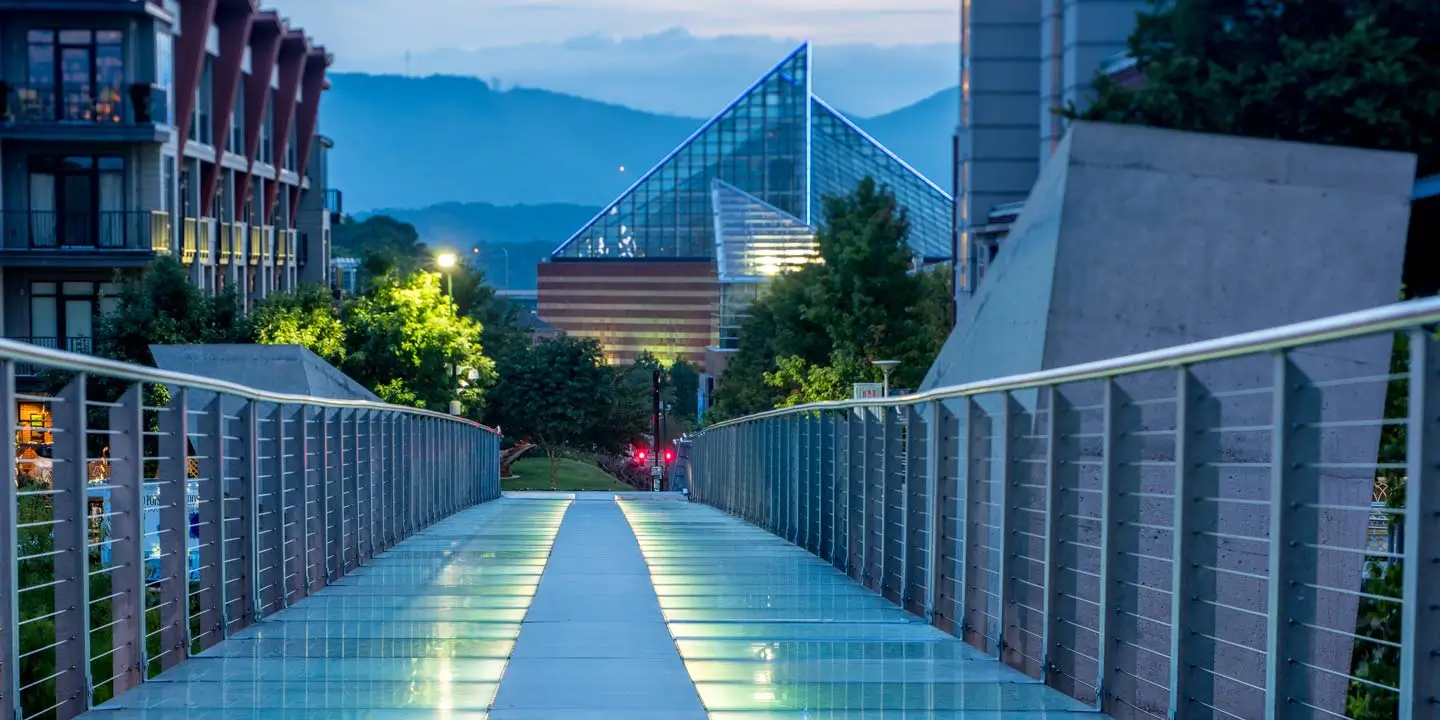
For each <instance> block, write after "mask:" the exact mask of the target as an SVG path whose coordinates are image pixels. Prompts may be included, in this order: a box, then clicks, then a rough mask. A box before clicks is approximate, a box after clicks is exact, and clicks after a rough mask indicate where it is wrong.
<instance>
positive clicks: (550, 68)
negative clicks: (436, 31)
mask: <svg viewBox="0 0 1440 720" xmlns="http://www.w3.org/2000/svg"><path fill="white" fill-rule="evenodd" d="M957 21H958V18H957ZM799 44H800V40H799V39H796V38H777V37H768V36H759V35H725V36H720V37H697V36H695V35H693V34H691V33H690V32H688V31H686V30H683V29H680V28H675V29H671V30H667V31H664V32H658V33H652V34H648V35H642V36H639V37H629V38H615V37H610V36H602V35H590V36H585V37H577V38H571V39H568V40H563V41H560V42H543V43H520V44H513V45H508V46H500V47H486V48H482V49H478V50H435V51H429V52H418V53H412V54H410V55H409V56H408V57H406V56H404V55H400V56H376V57H362V58H356V57H354V56H353V55H343V54H342V55H341V56H340V58H339V61H340V62H341V63H342V67H341V68H340V69H343V70H346V71H356V72H365V73H371V74H392V75H401V74H404V75H410V76H425V75H433V74H443V75H465V76H473V77H479V78H483V79H485V80H486V81H491V85H492V87H493V86H494V84H495V83H494V81H496V80H498V82H499V83H500V85H501V87H516V86H524V87H533V88H545V89H547V90H552V91H555V92H561V93H566V94H569V95H575V96H578V97H583V98H589V99H592V100H599V101H602V102H611V103H618V104H620V105H624V106H626V107H631V108H635V109H637V110H644V111H646V112H653V113H659V114H665V115H682V116H695V117H701V116H706V117H708V116H709V115H710V114H712V113H714V112H715V111H716V110H717V109H719V108H720V107H722V106H724V105H725V103H727V102H729V101H730V100H732V99H734V97H735V96H736V95H737V94H739V92H740V91H741V90H742V89H744V88H745V87H747V86H748V85H749V84H750V82H751V81H752V80H754V79H755V78H757V77H759V76H760V75H761V74H762V73H764V72H765V71H766V70H767V69H769V68H770V67H772V66H773V65H775V63H777V62H779V61H780V59H781V58H783V57H785V56H786V55H788V54H790V51H791V50H794V49H795V47H796V46H797V45H799ZM811 51H812V53H813V56H814V58H815V60H814V63H813V64H814V73H815V91H816V92H817V93H818V94H820V96H822V97H824V98H825V99H826V100H828V101H829V102H830V104H832V105H834V106H836V107H841V108H845V109H846V110H848V111H849V112H853V113H856V114H858V115H862V116H871V115H882V114H885V113H888V112H893V111H895V110H897V109H899V108H901V107H904V106H906V105H909V104H911V103H914V102H916V101H917V100H919V99H920V98H923V97H926V96H928V95H930V94H932V93H934V92H935V91H937V90H940V89H942V88H947V87H951V86H953V85H955V84H956V83H957V78H958V77H959V74H960V47H959V45H958V44H956V43H933V44H919V45H906V44H889V45H870V44H826V43H818V44H815V45H813V46H812V48H811Z"/></svg>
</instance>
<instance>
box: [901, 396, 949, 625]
mask: <svg viewBox="0 0 1440 720" xmlns="http://www.w3.org/2000/svg"><path fill="white" fill-rule="evenodd" d="M916 407H917V409H919V408H920V407H924V414H923V415H917V416H916V417H917V418H923V422H924V423H925V519H926V522H927V523H928V525H929V527H928V528H927V533H928V535H927V537H926V539H927V540H928V544H927V545H926V552H925V554H926V556H927V558H928V559H927V560H926V563H925V568H924V570H925V601H924V606H923V610H924V613H925V622H927V623H931V624H934V622H935V611H936V606H937V605H938V604H939V602H940V577H941V575H940V563H941V562H943V560H942V559H943V558H944V557H945V554H944V549H943V548H944V538H945V521H944V518H943V517H941V513H942V512H943V510H942V505H941V500H940V478H941V473H942V472H944V470H943V469H942V468H941V467H940V458H941V457H942V454H941V452H940V442H941V438H943V437H944V436H945V433H944V426H945V415H944V404H943V403H942V402H940V401H939V400H934V401H931V402H929V403H926V404H925V405H924V406H916ZM910 431H911V432H914V431H915V429H914V427H913V426H912V427H911V429H910Z"/></svg>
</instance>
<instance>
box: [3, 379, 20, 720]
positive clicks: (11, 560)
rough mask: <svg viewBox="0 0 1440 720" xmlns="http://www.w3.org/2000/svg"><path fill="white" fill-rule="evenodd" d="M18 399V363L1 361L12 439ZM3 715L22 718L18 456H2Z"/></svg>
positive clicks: (16, 424) (7, 424) (7, 426)
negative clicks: (16, 396) (18, 562)
mask: <svg viewBox="0 0 1440 720" xmlns="http://www.w3.org/2000/svg"><path fill="white" fill-rule="evenodd" d="M18 415H19V408H18V406H17V401H16V398H15V361H14V360H0V427H4V428H5V429H6V430H5V431H6V432H7V433H10V434H11V435H12V436H13V435H14V434H15V432H16V431H17V430H18V429H19V425H20V423H19V422H18V419H17V416H18ZM0 456H3V457H0V473H3V474H4V475H5V478H6V479H5V482H0V713H9V714H10V715H11V716H13V717H23V716H24V713H23V711H22V710H21V708H20V673H19V669H20V667H19V664H20V598H19V595H20V574H19V572H18V571H17V567H18V566H17V562H16V557H17V556H18V554H19V552H18V548H19V545H20V536H19V528H17V527H16V525H17V522H18V517H19V515H18V512H17V510H18V507H19V503H18V500H19V498H18V497H17V496H16V490H17V488H16V486H15V478H16V476H17V473H18V471H17V470H16V467H15V453H13V452H10V453H0Z"/></svg>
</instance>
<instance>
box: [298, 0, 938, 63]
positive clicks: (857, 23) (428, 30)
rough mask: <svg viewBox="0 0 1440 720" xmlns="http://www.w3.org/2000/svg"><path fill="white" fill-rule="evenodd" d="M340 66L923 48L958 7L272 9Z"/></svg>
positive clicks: (389, 3)
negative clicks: (698, 51) (760, 39)
mask: <svg viewBox="0 0 1440 720" xmlns="http://www.w3.org/2000/svg"><path fill="white" fill-rule="evenodd" d="M275 1H276V3H277V4H278V5H279V8H280V11H281V12H282V13H283V14H285V15H287V16H288V17H290V19H291V20H292V22H294V23H296V24H299V25H302V26H304V28H305V29H306V31H307V32H309V33H310V34H311V35H313V36H314V37H315V38H316V39H317V40H318V41H319V42H321V43H323V44H325V45H326V47H328V48H329V49H330V50H332V51H334V52H335V53H336V55H337V58H338V60H339V62H340V64H341V65H342V66H344V65H345V63H346V58H347V57H349V58H352V59H357V60H358V59H364V58H373V57H382V56H394V55H398V54H402V53H404V52H406V51H407V50H408V51H416V52H423V51H429V50H437V49H441V48H452V49H459V50H473V49H479V48H487V47H497V46H506V45H514V44H520V43H534V42H546V41H549V42H554V41H559V40H563V39H566V38H572V37H577V36H585V35H593V34H600V35H602V36H610V37H636V36H640V35H646V34H652V33H657V32H660V31H663V30H666V29H668V28H673V27H684V28H686V29H687V30H689V31H690V32H692V33H694V34H696V35H699V36H702V37H714V36H719V35H766V36H771V37H784V38H795V39H807V40H815V41H818V42H828V43H835V42H845V43H869V44H880V45H891V44H925V43H936V42H954V41H955V40H956V38H957V37H958V35H959V20H958V12H959V11H958V8H957V3H955V2H954V0H685V2H680V3H677V2H675V1H674V0H275Z"/></svg>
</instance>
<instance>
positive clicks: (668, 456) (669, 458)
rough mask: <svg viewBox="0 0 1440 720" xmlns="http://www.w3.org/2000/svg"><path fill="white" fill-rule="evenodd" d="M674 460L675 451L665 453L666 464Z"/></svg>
mask: <svg viewBox="0 0 1440 720" xmlns="http://www.w3.org/2000/svg"><path fill="white" fill-rule="evenodd" d="M674 459H675V451H674V450H666V451H665V462H667V463H668V462H671V461H673V460H674Z"/></svg>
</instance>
